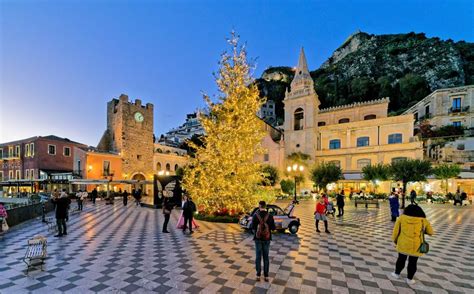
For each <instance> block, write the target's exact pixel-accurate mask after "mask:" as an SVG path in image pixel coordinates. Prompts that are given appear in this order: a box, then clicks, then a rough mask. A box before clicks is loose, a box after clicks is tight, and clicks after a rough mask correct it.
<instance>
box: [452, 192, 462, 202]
mask: <svg viewBox="0 0 474 294" xmlns="http://www.w3.org/2000/svg"><path fill="white" fill-rule="evenodd" d="M458 203H459V204H460V205H461V206H462V200H461V192H460V191H459V189H458V190H456V194H454V206H456V204H458Z"/></svg>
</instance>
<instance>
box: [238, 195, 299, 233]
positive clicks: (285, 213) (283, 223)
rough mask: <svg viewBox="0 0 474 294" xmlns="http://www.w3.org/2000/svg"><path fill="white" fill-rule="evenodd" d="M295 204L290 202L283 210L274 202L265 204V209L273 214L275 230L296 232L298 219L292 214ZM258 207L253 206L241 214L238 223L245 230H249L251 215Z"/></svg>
mask: <svg viewBox="0 0 474 294" xmlns="http://www.w3.org/2000/svg"><path fill="white" fill-rule="evenodd" d="M294 209H295V204H294V203H293V202H292V203H290V204H289V205H288V206H287V207H286V208H285V209H284V210H283V209H281V208H280V207H279V206H277V205H274V204H269V205H267V211H268V212H269V213H270V214H271V215H272V216H273V219H274V220H275V226H276V229H277V231H280V232H284V231H285V230H286V229H288V231H289V232H290V233H291V234H296V233H297V232H298V229H299V227H300V219H299V218H297V217H295V216H293V211H294ZM257 210H258V207H256V208H254V209H253V210H252V212H251V213H249V214H245V215H243V216H242V217H241V218H240V220H239V225H240V227H242V228H243V229H245V230H251V228H252V217H253V215H254V214H255V212H256V211H257Z"/></svg>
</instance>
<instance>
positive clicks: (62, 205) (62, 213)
mask: <svg viewBox="0 0 474 294" xmlns="http://www.w3.org/2000/svg"><path fill="white" fill-rule="evenodd" d="M51 201H52V202H53V203H54V204H56V224H57V226H58V234H57V235H55V236H54V237H62V236H64V235H67V227H66V219H67V216H68V215H67V214H68V211H67V210H68V207H69V205H70V204H71V200H70V199H69V197H68V196H67V194H66V192H65V191H63V192H62V193H61V195H60V196H59V197H56V198H53V199H52V200H51Z"/></svg>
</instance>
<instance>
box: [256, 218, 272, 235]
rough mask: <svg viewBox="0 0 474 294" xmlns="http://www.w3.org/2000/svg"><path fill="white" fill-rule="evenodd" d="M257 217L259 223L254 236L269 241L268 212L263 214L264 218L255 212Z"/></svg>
mask: <svg viewBox="0 0 474 294" xmlns="http://www.w3.org/2000/svg"><path fill="white" fill-rule="evenodd" d="M257 218H258V221H259V224H258V225H257V233H256V234H255V237H256V238H257V239H259V240H262V241H269V240H270V227H269V226H268V224H267V220H268V213H267V214H266V215H265V217H264V218H262V217H261V216H260V213H259V212H257Z"/></svg>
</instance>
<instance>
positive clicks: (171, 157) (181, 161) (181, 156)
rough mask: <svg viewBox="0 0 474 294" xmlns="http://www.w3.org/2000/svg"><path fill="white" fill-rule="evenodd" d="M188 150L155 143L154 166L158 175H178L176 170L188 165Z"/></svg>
mask: <svg viewBox="0 0 474 294" xmlns="http://www.w3.org/2000/svg"><path fill="white" fill-rule="evenodd" d="M187 162H188V158H187V152H186V150H183V149H179V148H176V147H171V146H167V145H163V144H158V143H155V150H154V153H153V166H154V168H155V174H157V175H163V174H164V175H176V170H177V169H178V168H180V167H183V166H185V165H186V164H187Z"/></svg>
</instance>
